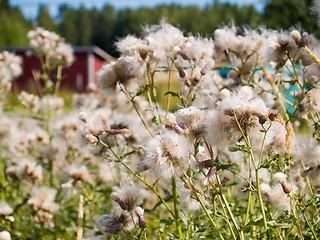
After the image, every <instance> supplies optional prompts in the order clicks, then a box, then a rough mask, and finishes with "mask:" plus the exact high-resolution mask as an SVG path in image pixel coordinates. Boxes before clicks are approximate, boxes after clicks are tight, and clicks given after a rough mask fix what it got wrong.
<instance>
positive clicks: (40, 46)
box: [27, 27, 74, 66]
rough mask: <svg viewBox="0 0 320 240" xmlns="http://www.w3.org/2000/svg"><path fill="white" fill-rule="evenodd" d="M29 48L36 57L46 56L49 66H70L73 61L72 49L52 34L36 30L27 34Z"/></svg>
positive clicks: (62, 39) (40, 29) (63, 40)
mask: <svg viewBox="0 0 320 240" xmlns="http://www.w3.org/2000/svg"><path fill="white" fill-rule="evenodd" d="M27 36H28V38H29V39H30V43H29V46H30V48H31V49H32V51H33V53H34V54H35V55H36V56H46V57H47V58H48V59H49V61H50V63H51V64H55V65H64V66H70V65H71V64H72V62H73V60H74V57H73V49H72V47H71V46H70V45H69V44H67V43H65V39H64V38H62V37H60V36H59V35H58V34H56V33H54V32H49V31H47V30H45V29H43V28H40V27H38V28H36V29H35V30H31V31H29V32H28V35H27Z"/></svg>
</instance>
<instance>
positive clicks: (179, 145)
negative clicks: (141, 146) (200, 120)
mask: <svg viewBox="0 0 320 240" xmlns="http://www.w3.org/2000/svg"><path fill="white" fill-rule="evenodd" d="M192 149H193V148H192V144H191V142H190V141H189V140H188V139H187V138H186V137H185V136H183V135H179V134H177V133H175V132H166V133H164V134H161V135H157V136H155V137H153V138H151V139H150V140H149V141H148V142H147V144H146V146H145V159H144V164H145V165H146V166H148V168H149V169H150V170H151V171H152V172H154V173H155V175H156V176H157V177H164V178H166V179H168V178H170V177H172V176H173V175H176V174H177V175H180V174H181V170H180V169H179V168H180V167H179V165H180V166H181V167H182V168H183V169H184V170H186V169H187V168H188V167H189V166H190V165H191V164H192V162H191V161H192V159H191V154H192Z"/></svg>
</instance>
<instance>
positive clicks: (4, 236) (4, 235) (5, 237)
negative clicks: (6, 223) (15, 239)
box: [0, 231, 11, 240]
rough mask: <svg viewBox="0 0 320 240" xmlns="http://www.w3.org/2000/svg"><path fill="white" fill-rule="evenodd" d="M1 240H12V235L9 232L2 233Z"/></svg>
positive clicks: (0, 234)
mask: <svg viewBox="0 0 320 240" xmlns="http://www.w3.org/2000/svg"><path fill="white" fill-rule="evenodd" d="M0 240H11V234H10V233H9V232H8V231H2V232H0Z"/></svg>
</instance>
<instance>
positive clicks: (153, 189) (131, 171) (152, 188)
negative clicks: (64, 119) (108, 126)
mask: <svg viewBox="0 0 320 240" xmlns="http://www.w3.org/2000/svg"><path fill="white" fill-rule="evenodd" d="M100 143H101V144H102V145H104V146H105V147H107V148H108V149H109V150H110V151H111V152H112V154H113V155H114V156H115V157H116V158H117V159H118V161H119V162H121V164H122V165H123V166H124V167H125V168H126V169H127V170H128V171H129V172H130V173H131V174H133V175H134V176H135V177H136V178H138V179H139V180H140V181H141V182H143V183H144V184H145V185H146V186H147V187H148V188H150V189H151V190H152V191H153V192H154V193H155V194H156V195H157V197H158V198H159V199H160V201H161V202H162V204H163V205H164V206H165V207H166V208H167V210H168V211H169V212H170V214H171V215H172V217H175V214H174V212H173V211H172V210H171V208H170V207H169V206H168V204H167V202H166V201H165V200H164V199H163V198H162V197H161V196H160V194H159V193H158V191H157V190H156V189H155V187H154V186H151V185H150V184H149V183H147V182H146V181H145V180H144V179H143V178H142V177H140V176H139V175H138V174H137V173H135V172H134V171H133V170H132V169H131V168H130V167H129V166H128V165H127V164H126V163H125V162H124V161H123V160H122V159H121V158H120V157H119V155H118V154H117V153H116V152H115V151H113V149H112V148H111V147H110V146H108V145H107V144H106V143H104V142H103V141H100Z"/></svg>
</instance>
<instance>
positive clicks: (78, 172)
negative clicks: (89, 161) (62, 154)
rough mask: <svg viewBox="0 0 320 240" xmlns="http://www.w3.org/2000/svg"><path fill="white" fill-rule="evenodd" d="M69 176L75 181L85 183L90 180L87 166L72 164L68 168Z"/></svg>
mask: <svg viewBox="0 0 320 240" xmlns="http://www.w3.org/2000/svg"><path fill="white" fill-rule="evenodd" d="M67 172H68V175H69V176H70V177H72V178H73V179H74V181H78V180H79V181H83V182H86V181H88V180H89V179H90V174H89V171H88V169H87V167H86V166H84V165H81V166H79V165H78V164H76V163H72V164H71V165H70V166H69V167H68V170H67Z"/></svg>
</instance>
